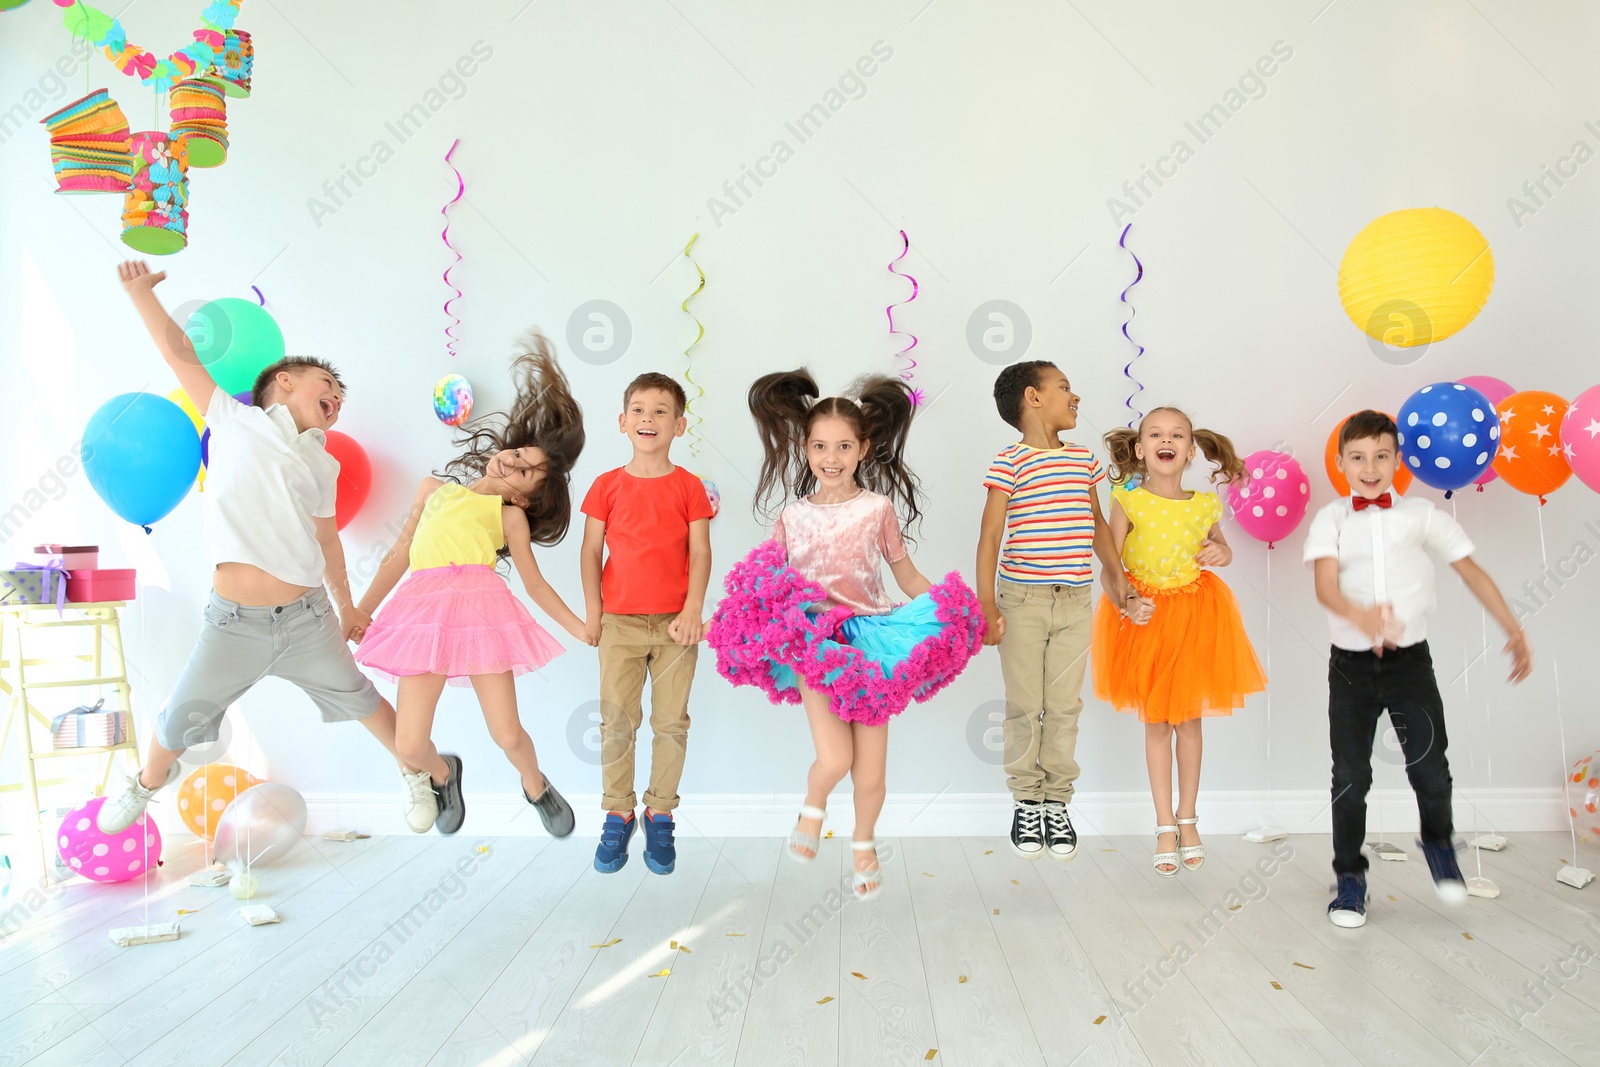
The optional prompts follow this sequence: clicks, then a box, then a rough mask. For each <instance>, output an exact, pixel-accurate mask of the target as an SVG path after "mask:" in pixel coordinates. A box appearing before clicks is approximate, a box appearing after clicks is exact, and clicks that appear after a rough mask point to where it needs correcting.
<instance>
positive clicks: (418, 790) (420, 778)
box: [400, 771, 439, 834]
mask: <svg viewBox="0 0 1600 1067" xmlns="http://www.w3.org/2000/svg"><path fill="white" fill-rule="evenodd" d="M400 780H401V781H403V782H404V783H405V784H406V825H407V826H409V827H411V830H412V832H413V833H418V834H425V833H427V832H428V831H429V830H432V829H433V823H434V820H435V819H437V818H438V817H439V799H438V798H437V797H436V796H434V794H433V779H432V778H431V777H430V776H429V775H428V772H427V771H418V772H417V773H416V774H407V773H406V772H405V771H401V772H400Z"/></svg>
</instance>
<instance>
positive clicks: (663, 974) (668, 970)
mask: <svg viewBox="0 0 1600 1067" xmlns="http://www.w3.org/2000/svg"><path fill="white" fill-rule="evenodd" d="M671 973H672V968H671V967H663V968H661V969H660V970H659V971H657V972H656V973H655V974H652V975H649V976H648V977H650V978H665V977H666V976H667V975H669V974H671Z"/></svg>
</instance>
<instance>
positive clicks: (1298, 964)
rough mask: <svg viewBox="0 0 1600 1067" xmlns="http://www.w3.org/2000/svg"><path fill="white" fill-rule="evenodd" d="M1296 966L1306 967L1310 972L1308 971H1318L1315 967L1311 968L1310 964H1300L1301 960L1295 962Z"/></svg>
mask: <svg viewBox="0 0 1600 1067" xmlns="http://www.w3.org/2000/svg"><path fill="white" fill-rule="evenodd" d="M1294 965H1295V966H1296V967H1304V968H1305V969H1306V970H1308V971H1314V970H1316V968H1315V967H1313V966H1311V964H1309V963H1301V962H1300V961H1299V960H1296V961H1295V964H1294Z"/></svg>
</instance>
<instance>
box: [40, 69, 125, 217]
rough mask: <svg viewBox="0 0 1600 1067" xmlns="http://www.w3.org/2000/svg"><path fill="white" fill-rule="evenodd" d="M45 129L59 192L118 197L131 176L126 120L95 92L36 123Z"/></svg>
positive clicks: (108, 99) (103, 93)
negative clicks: (116, 194) (115, 194)
mask: <svg viewBox="0 0 1600 1067" xmlns="http://www.w3.org/2000/svg"><path fill="white" fill-rule="evenodd" d="M39 122H40V124H41V125H43V126H44V127H45V128H46V129H47V130H49V131H50V164H51V166H52V167H54V169H55V173H56V192H58V193H121V192H125V191H126V190H127V188H128V183H129V182H130V181H131V180H132V178H133V157H132V155H131V154H130V152H131V146H130V139H129V136H128V120H127V119H126V118H125V117H123V114H122V109H121V108H120V107H118V106H117V102H116V101H115V100H112V99H111V97H110V95H109V94H108V92H107V91H106V90H105V89H96V90H95V91H94V92H92V93H90V94H89V95H88V96H85V97H83V98H82V99H80V100H74V101H73V102H72V103H70V104H68V105H67V106H66V107H64V108H61V109H60V110H59V111H56V112H54V113H52V114H50V115H47V116H45V117H44V118H43V119H40V120H39Z"/></svg>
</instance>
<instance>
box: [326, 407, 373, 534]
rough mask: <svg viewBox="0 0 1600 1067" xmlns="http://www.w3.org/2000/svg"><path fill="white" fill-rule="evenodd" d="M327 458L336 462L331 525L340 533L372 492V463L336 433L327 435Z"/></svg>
mask: <svg viewBox="0 0 1600 1067" xmlns="http://www.w3.org/2000/svg"><path fill="white" fill-rule="evenodd" d="M328 455H330V456H332V457H333V458H334V459H336V460H338V461H339V490H338V494H337V495H336V496H335V498H334V504H333V521H334V524H335V525H336V526H338V528H339V529H341V530H342V529H344V528H345V527H346V526H348V525H349V524H350V520H351V519H353V518H355V517H356V512H358V511H360V510H361V505H363V504H365V503H366V502H367V494H368V493H369V492H371V491H372V461H371V460H370V459H368V458H367V451H366V449H364V448H362V447H361V446H360V445H359V444H357V443H356V439H355V438H354V437H351V436H350V435H349V434H347V433H340V432H339V431H338V430H329V431H328Z"/></svg>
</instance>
